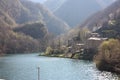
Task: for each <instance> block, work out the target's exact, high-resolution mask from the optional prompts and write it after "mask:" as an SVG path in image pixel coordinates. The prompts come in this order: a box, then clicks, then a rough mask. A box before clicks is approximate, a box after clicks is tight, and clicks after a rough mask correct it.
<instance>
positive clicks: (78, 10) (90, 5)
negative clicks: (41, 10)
mask: <svg viewBox="0 0 120 80" xmlns="http://www.w3.org/2000/svg"><path fill="white" fill-rule="evenodd" d="M101 8H102V7H101V6H100V5H99V4H98V2H96V0H75V1H73V0H67V1H66V2H65V3H64V4H63V5H62V6H61V7H60V8H59V9H58V10H56V11H55V12H54V13H55V15H56V16H58V17H59V18H61V19H62V20H65V21H66V22H67V23H68V24H69V25H70V26H72V27H73V26H76V25H78V24H79V23H81V22H83V21H84V20H85V19H86V18H87V17H89V16H90V15H91V14H93V13H95V12H97V11H99V10H101Z"/></svg>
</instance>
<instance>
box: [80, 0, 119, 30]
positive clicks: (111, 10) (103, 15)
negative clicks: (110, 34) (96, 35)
mask: <svg viewBox="0 0 120 80" xmlns="http://www.w3.org/2000/svg"><path fill="white" fill-rule="evenodd" d="M119 4H120V1H119V0H118V1H116V2H115V3H113V4H112V5H111V6H109V7H107V8H106V9H104V10H102V11H99V12H97V13H95V14H94V15H92V16H90V17H89V18H88V19H87V20H86V21H85V22H84V23H83V24H82V25H81V26H80V27H88V28H89V29H91V30H92V29H93V28H94V27H97V28H99V27H102V25H103V24H104V23H107V22H108V21H109V20H110V19H114V18H115V17H116V15H117V16H119V11H120V5H119Z"/></svg>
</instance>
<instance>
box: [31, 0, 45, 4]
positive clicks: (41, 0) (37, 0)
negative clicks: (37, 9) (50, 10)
mask: <svg viewBox="0 0 120 80" xmlns="http://www.w3.org/2000/svg"><path fill="white" fill-rule="evenodd" d="M31 1H34V2H40V3H44V2H45V1H46V0H31Z"/></svg>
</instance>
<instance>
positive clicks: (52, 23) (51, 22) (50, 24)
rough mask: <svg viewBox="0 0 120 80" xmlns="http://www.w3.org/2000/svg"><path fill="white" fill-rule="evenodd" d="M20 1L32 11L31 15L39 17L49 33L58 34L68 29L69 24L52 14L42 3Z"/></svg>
mask: <svg viewBox="0 0 120 80" xmlns="http://www.w3.org/2000/svg"><path fill="white" fill-rule="evenodd" d="M21 3H22V4H23V6H24V7H26V8H27V9H28V10H29V11H30V12H31V13H32V16H33V15H34V16H35V19H36V18H38V17H40V18H41V19H42V21H43V22H44V23H45V24H46V26H47V28H48V31H50V32H51V33H54V34H57V35H58V34H61V33H64V32H65V31H67V30H68V29H69V26H68V25H67V24H66V23H65V22H63V21H62V20H60V19H59V18H57V17H56V16H54V15H53V14H52V13H51V12H50V11H49V10H48V9H47V8H46V7H44V6H43V5H41V4H39V3H33V2H31V1H27V0H26V1H25V0H21Z"/></svg>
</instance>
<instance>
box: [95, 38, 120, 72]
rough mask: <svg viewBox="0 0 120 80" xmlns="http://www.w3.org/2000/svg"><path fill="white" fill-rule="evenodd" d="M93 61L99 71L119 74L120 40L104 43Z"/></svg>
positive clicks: (110, 40)
mask: <svg viewBox="0 0 120 80" xmlns="http://www.w3.org/2000/svg"><path fill="white" fill-rule="evenodd" d="M94 61H95V63H96V66H97V68H98V69H99V70H105V71H110V72H116V73H120V40H118V39H109V40H108V41H104V42H103V43H102V44H101V45H100V47H99V52H98V54H97V55H96V56H95V57H94Z"/></svg>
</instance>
